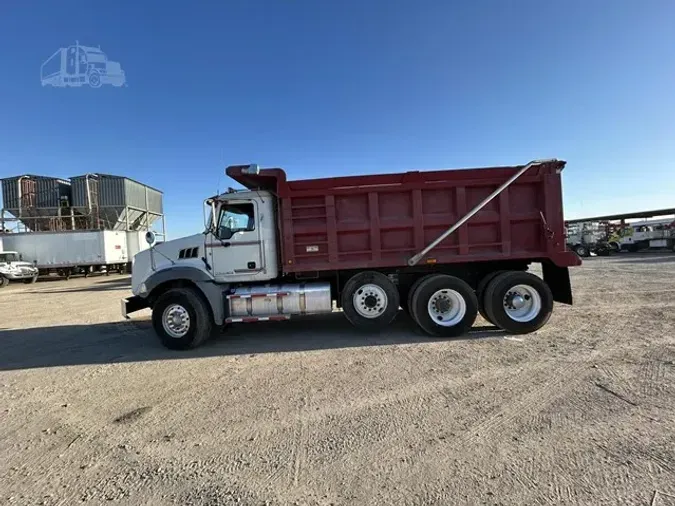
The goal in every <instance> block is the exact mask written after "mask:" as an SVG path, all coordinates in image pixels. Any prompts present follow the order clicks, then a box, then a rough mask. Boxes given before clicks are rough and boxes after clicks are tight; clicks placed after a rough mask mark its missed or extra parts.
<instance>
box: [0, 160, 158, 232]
mask: <svg viewBox="0 0 675 506" xmlns="http://www.w3.org/2000/svg"><path fill="white" fill-rule="evenodd" d="M2 202H3V205H2V213H1V215H0V228H1V229H2V231H3V232H14V233H21V232H61V231H66V230H118V231H127V232H131V231H142V230H143V231H144V230H151V229H152V228H154V227H156V226H157V225H160V224H161V232H157V234H158V235H159V236H160V237H161V236H163V235H164V233H165V230H164V228H165V221H164V209H163V199H162V192H161V191H159V190H157V189H155V188H151V187H150V186H147V185H144V184H142V183H139V182H138V181H134V180H133V179H130V178H127V177H122V176H112V175H109V174H98V173H97V174H84V175H81V176H75V177H72V178H70V179H68V180H66V179H60V178H55V177H45V176H35V175H31V174H26V175H22V176H15V177H9V178H5V179H2Z"/></svg>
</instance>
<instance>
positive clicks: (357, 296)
mask: <svg viewBox="0 0 675 506" xmlns="http://www.w3.org/2000/svg"><path fill="white" fill-rule="evenodd" d="M352 302H353V303H354V309H356V312H357V313H359V314H360V315H361V316H363V317H364V318H377V317H378V316H380V315H381V314H382V313H384V310H385V309H387V304H388V302H389V299H388V298H387V294H386V292H385V291H384V290H383V289H382V288H381V287H380V286H378V285H373V284H367V285H363V286H361V287H359V288H358V289H357V290H356V291H355V292H354V296H353V297H352Z"/></svg>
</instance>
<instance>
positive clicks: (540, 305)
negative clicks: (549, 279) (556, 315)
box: [485, 271, 553, 334]
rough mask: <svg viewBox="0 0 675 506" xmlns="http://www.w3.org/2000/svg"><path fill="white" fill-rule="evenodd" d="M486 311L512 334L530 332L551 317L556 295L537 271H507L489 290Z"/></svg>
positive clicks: (495, 322)
mask: <svg viewBox="0 0 675 506" xmlns="http://www.w3.org/2000/svg"><path fill="white" fill-rule="evenodd" d="M485 310H486V312H487V313H488V314H489V315H490V317H491V319H492V322H493V323H494V324H495V325H497V326H498V327H500V328H502V329H504V330H506V331H507V332H509V333H511V334H528V333H530V332H534V331H536V330H539V329H540V328H541V327H543V326H544V325H545V324H546V322H547V321H548V320H549V318H550V317H551V313H552V312H553V294H552V293H551V289H550V288H549V286H548V285H547V284H546V283H545V282H544V280H542V279H541V278H539V277H537V276H535V275H534V274H530V273H529V272H520V271H510V272H505V273H503V274H500V275H499V276H497V277H496V278H494V279H493V280H492V281H491V282H490V284H489V285H488V287H487V289H486V290H485Z"/></svg>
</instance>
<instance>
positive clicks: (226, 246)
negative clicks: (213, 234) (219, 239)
mask: <svg viewBox="0 0 675 506" xmlns="http://www.w3.org/2000/svg"><path fill="white" fill-rule="evenodd" d="M230 246H232V243H231V242H224V243H223V248H229V247H230Z"/></svg>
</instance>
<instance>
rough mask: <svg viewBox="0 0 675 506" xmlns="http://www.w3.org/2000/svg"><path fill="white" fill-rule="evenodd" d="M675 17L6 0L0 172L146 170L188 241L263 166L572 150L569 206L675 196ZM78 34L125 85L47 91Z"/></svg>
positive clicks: (496, 6) (408, 5)
mask: <svg viewBox="0 0 675 506" xmlns="http://www.w3.org/2000/svg"><path fill="white" fill-rule="evenodd" d="M94 4H96V5H94ZM674 19H675V2H672V1H670V0H663V1H645V2H637V1H632V0H630V1H621V0H593V1H582V0H572V1H567V2H547V1H544V2H542V1H538V0H514V1H502V0H476V1H465V2H459V1H458V2H447V1H436V2H435V1H426V0H422V1H419V2H413V1H399V0H368V1H351V0H342V1H339V2H337V1H335V2H329V1H317V0H313V1H310V0H295V1H287V0H277V1H266V0H246V1H244V0H241V1H236V2H235V1H232V2H230V1H223V2H215V1H213V2H208V1H207V2H178V1H171V0H164V1H156V2H154V1H143V2H136V1H131V0H124V1H122V0H120V1H118V2H107V3H105V6H101V4H100V3H96V2H85V1H79V2H74V1H51V0H45V1H42V2H40V1H31V2H26V1H20V0H4V1H3V2H2V3H0V47H1V48H2V51H0V68H2V69H3V74H4V78H3V79H1V80H0V97H2V102H1V109H0V177H6V176H10V175H16V174H19V173H26V172H28V173H39V174H45V175H55V176H60V177H68V176H71V175H76V174H81V173H84V172H93V171H100V172H108V173H114V174H121V175H126V176H129V177H133V178H135V179H138V180H141V181H143V182H146V183H148V184H150V185H152V186H155V187H158V188H160V189H161V190H163V191H164V192H165V209H166V213H167V220H168V228H169V234H170V236H172V237H176V236H178V235H183V234H187V233H191V232H195V231H198V230H199V229H200V227H202V210H201V204H202V200H203V199H204V197H206V196H207V195H210V194H213V193H215V191H216V189H217V188H218V187H220V188H221V189H223V188H224V187H226V186H228V185H230V184H232V182H231V181H229V180H228V179H227V178H226V177H225V176H224V175H223V170H224V167H225V166H226V165H228V164H232V163H248V162H255V163H259V164H261V165H262V166H280V167H284V168H285V169H286V170H287V172H288V173H289V176H290V178H294V179H297V178H308V177H315V176H327V175H343V174H356V173H365V172H394V171H403V170H409V169H435V168H450V167H466V166H488V165H496V164H520V163H525V162H527V161H529V160H531V159H533V158H542V157H547V158H548V157H556V158H562V159H566V160H567V161H568V166H567V168H566V169H565V172H564V190H565V205H566V216H567V217H569V218H574V217H583V216H588V215H593V214H602V213H609V212H629V211H634V210H641V209H649V208H657V207H666V206H673V205H675V197H674V195H675V171H674V170H673V161H674V160H675V58H674V57H675V30H673V28H672V26H673V20H674ZM75 40H79V42H80V43H81V44H84V45H89V46H98V45H100V47H101V49H102V50H103V51H105V52H106V53H107V54H108V57H109V58H110V59H111V60H115V61H119V62H120V63H121V65H122V68H123V69H124V70H125V72H126V75H127V83H128V87H125V88H113V87H111V86H104V87H102V88H100V89H89V88H52V87H42V86H41V85H40V78H39V76H40V65H41V64H42V62H43V61H44V60H45V59H47V58H48V57H49V56H51V55H52V54H53V53H54V51H56V50H57V49H58V48H59V47H65V46H67V45H69V44H73V43H74V42H75Z"/></svg>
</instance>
